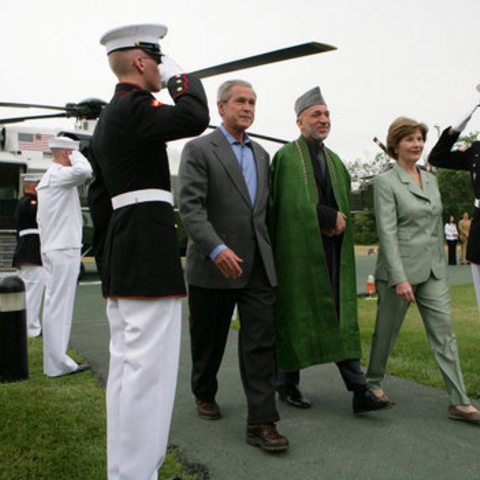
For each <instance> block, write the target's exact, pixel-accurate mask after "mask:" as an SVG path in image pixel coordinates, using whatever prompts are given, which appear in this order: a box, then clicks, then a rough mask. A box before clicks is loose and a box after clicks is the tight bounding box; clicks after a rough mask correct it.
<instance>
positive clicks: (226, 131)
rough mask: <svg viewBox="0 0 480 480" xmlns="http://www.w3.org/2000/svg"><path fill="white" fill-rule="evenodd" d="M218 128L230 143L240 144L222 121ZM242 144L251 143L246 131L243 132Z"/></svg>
mask: <svg viewBox="0 0 480 480" xmlns="http://www.w3.org/2000/svg"><path fill="white" fill-rule="evenodd" d="M218 128H219V130H220V131H221V132H222V133H223V134H224V135H225V138H226V139H227V140H228V143H229V144H230V145H241V143H240V141H239V140H237V139H236V138H235V137H234V136H233V135H232V134H231V133H230V132H229V131H228V130H227V129H226V128H225V127H224V126H223V123H222V124H220V126H219V127H218ZM243 139H244V142H243V145H247V144H250V143H251V140H250V137H249V136H248V135H247V132H243Z"/></svg>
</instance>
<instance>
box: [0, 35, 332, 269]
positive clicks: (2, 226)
mask: <svg viewBox="0 0 480 480" xmlns="http://www.w3.org/2000/svg"><path fill="white" fill-rule="evenodd" d="M332 50H336V47H334V46H332V45H328V44H325V43H319V42H313V41H312V42H308V43H304V44H300V45H295V46H290V47H286V48H282V49H278V50H274V51H271V52H267V53H262V54H258V55H254V56H250V57H246V58H243V59H240V60H234V61H231V62H227V63H223V64H220V65H216V66H213V67H207V68H204V69H201V70H196V71H193V72H190V73H192V74H194V75H196V76H197V78H200V79H206V78H209V77H213V76H216V75H222V74H225V73H230V72H235V71H238V70H244V69H248V68H254V67H259V66H262V65H267V64H272V63H277V62H282V61H285V60H292V59H295V58H301V57H306V56H309V55H315V54H319V53H324V52H328V51H332ZM105 105H107V103H106V102H105V101H103V100H100V99H97V98H87V99H85V100H83V101H81V102H79V103H67V104H66V105H65V106H56V105H42V104H33V103H16V102H0V107H2V108H9V109H11V108H15V109H16V108H19V109H30V108H33V109H43V110H51V111H55V113H48V114H41V115H24V116H16V117H10V118H0V271H2V270H9V268H10V265H11V258H12V256H13V252H14V250H15V244H16V232H15V219H14V212H15V207H16V204H17V202H18V199H19V198H20V197H21V196H22V192H23V181H22V176H23V175H22V174H25V173H27V172H28V173H43V172H45V171H46V170H47V169H48V167H49V166H50V165H51V162H52V154H51V152H50V150H49V148H48V140H49V139H51V138H53V137H54V136H56V135H60V134H61V135H66V136H69V137H71V138H73V139H74V140H79V141H80V150H81V151H82V152H88V146H89V143H90V140H91V138H92V135H93V132H94V129H95V125H96V121H97V119H98V117H99V116H100V114H101V112H102V109H103V107H104V106H105ZM52 118H67V119H68V118H73V119H74V120H75V123H74V128H73V129H71V130H61V131H59V130H58V129H57V130H55V129H48V128H35V127H24V126H20V125H18V124H21V123H22V122H24V121H27V120H28V121H31V120H42V119H52ZM209 128H216V127H215V126H214V125H209ZM248 134H249V135H250V136H251V137H255V138H259V139H261V140H268V141H271V142H275V143H279V144H285V143H288V141H286V140H283V139H279V138H275V137H271V136H268V135H261V134H257V133H252V132H248ZM87 157H88V154H87ZM168 157H169V163H170V171H171V177H172V190H173V196H174V208H175V214H176V218H177V228H178V230H177V233H178V241H179V246H180V251H181V253H182V254H184V253H185V251H186V243H187V235H186V232H185V229H184V228H183V227H182V224H181V221H180V218H179V215H178V184H177V173H178V167H179V164H180V157H181V152H180V151H179V150H178V149H174V148H169V149H168ZM87 188H88V185H84V186H82V187H80V188H79V194H80V199H81V204H82V216H83V224H84V231H83V244H84V246H83V249H82V255H84V256H85V255H88V254H90V252H91V251H92V239H93V226H92V221H91V218H90V213H89V209H88V205H87V200H86V197H87Z"/></svg>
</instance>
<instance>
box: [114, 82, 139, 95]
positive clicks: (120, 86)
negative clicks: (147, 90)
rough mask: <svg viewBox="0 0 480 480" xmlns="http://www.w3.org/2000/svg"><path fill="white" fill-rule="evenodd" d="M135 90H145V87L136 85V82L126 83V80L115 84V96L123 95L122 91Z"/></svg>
mask: <svg viewBox="0 0 480 480" xmlns="http://www.w3.org/2000/svg"><path fill="white" fill-rule="evenodd" d="M135 90H143V88H142V87H140V86H138V85H135V84H134V83H126V82H121V83H117V85H116V86H115V93H114V96H116V95H121V94H122V93H130V92H134V91H135Z"/></svg>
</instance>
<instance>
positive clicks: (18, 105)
mask: <svg viewBox="0 0 480 480" xmlns="http://www.w3.org/2000/svg"><path fill="white" fill-rule="evenodd" d="M0 107H7V108H42V109H47V110H62V111H65V110H67V108H66V107H57V106H55V105H37V104H34V103H15V102H0Z"/></svg>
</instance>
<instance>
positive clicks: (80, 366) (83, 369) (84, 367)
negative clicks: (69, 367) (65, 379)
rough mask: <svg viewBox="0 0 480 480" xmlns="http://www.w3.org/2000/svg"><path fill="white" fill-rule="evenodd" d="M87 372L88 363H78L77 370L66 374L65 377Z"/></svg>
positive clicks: (88, 368)
mask: <svg viewBox="0 0 480 480" xmlns="http://www.w3.org/2000/svg"><path fill="white" fill-rule="evenodd" d="M87 370H90V365H88V363H79V364H78V367H77V369H76V370H74V371H73V372H70V373H67V375H73V374H74V373H81V372H86V371H87Z"/></svg>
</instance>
